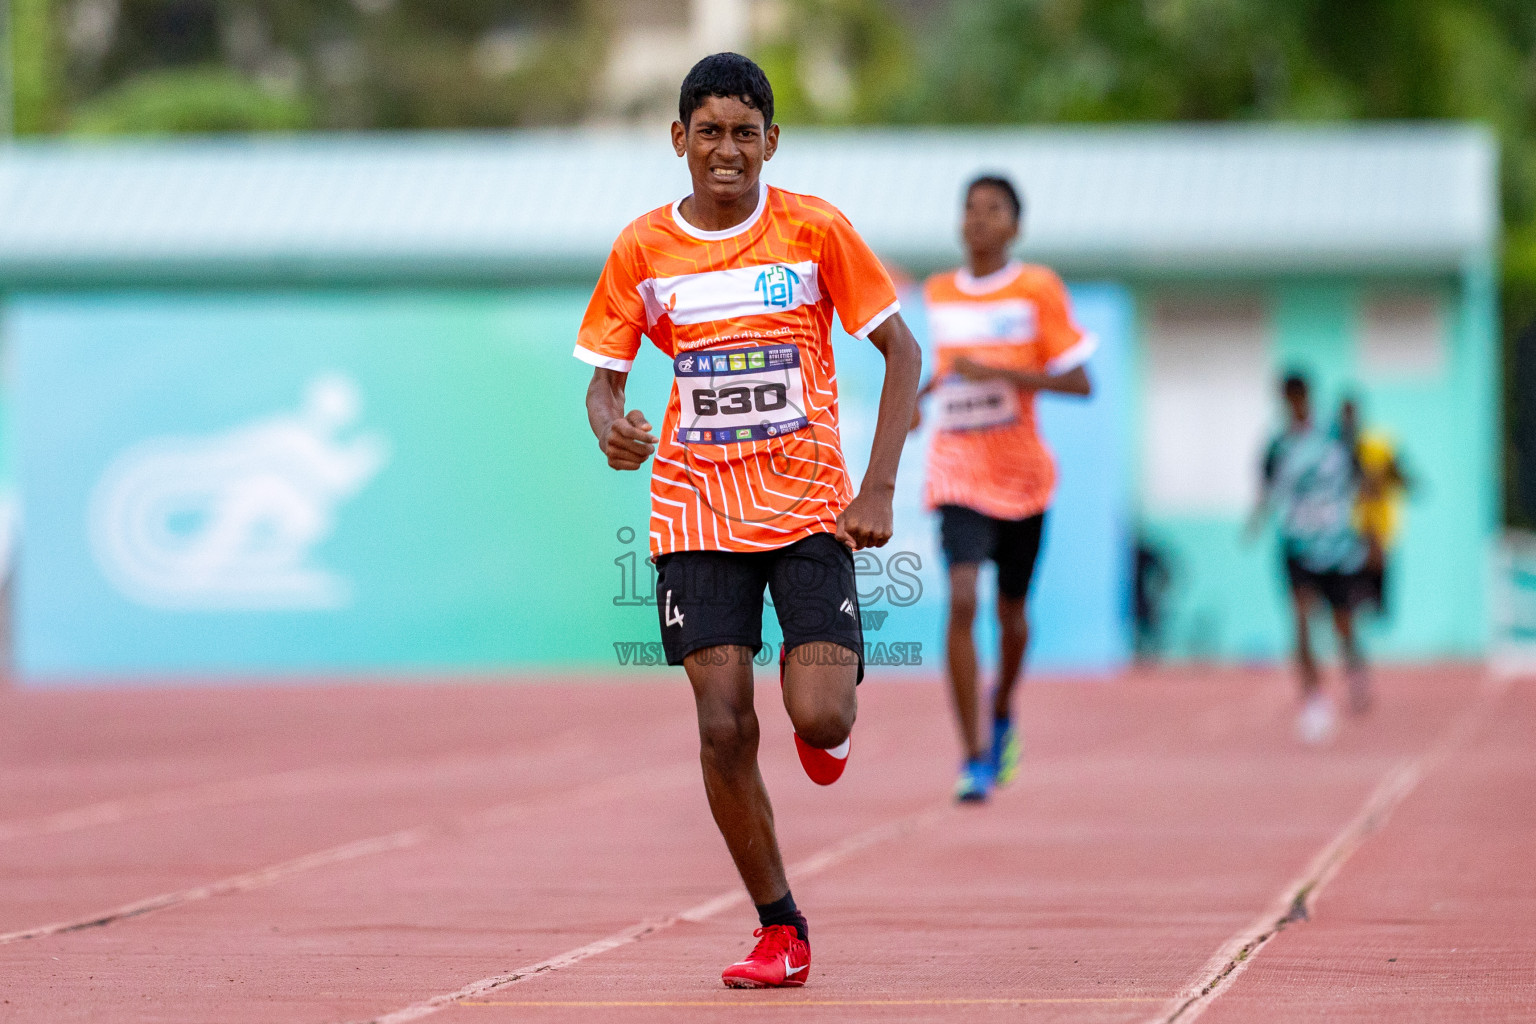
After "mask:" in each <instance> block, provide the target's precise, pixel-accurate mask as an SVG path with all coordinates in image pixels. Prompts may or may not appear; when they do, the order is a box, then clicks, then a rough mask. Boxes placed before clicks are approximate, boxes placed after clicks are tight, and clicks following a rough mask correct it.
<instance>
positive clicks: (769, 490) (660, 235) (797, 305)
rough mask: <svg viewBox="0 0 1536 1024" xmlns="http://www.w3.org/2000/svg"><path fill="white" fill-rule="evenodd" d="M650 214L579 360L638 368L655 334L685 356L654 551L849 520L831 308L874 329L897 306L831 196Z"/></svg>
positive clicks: (633, 228) (778, 539) (738, 546)
mask: <svg viewBox="0 0 1536 1024" xmlns="http://www.w3.org/2000/svg"><path fill="white" fill-rule="evenodd" d="M680 205H681V201H679V202H678V203H674V204H673V205H672V206H663V207H661V208H660V209H657V210H652V211H651V212H650V213H648V214H646V215H645V216H644V217H641V218H640V219H638V220H636V221H635V222H633V223H632V224H630V225H629V227H627V228H625V229H624V232H623V233H622V234H620V235H619V238H618V240H617V241H616V242H614V244H613V251H612V252H611V253H610V254H609V256H608V262H607V264H606V265H605V266H604V267H603V274H602V277H601V278H600V279H599V281H598V283H597V290H596V291H595V292H593V294H592V301H591V302H590V303H589V304H588V306H587V312H586V316H585V317H583V319H582V322H581V331H580V333H579V334H578V335H577V339H576V352H575V355H576V358H578V359H581V360H583V361H584V362H587V363H590V364H591V365H593V366H600V367H607V368H609V369H612V370H621V371H625V372H627V371H628V370H629V369H630V367H631V366H632V365H633V363H634V359H635V356H636V355H637V354H638V353H639V351H640V338H641V335H645V336H646V337H649V338H650V339H651V341H652V342H653V343H654V344H655V345H656V347H657V348H658V349H660V350H661V351H662V352H663V353H665V354H666V355H667V356H669V357H671V358H672V368H673V386H672V393H671V396H670V398H669V399H668V402H667V412H666V415H665V416H664V417H663V419H662V423H661V430H660V431H659V435H660V444H659V445H658V446H657V448H656V462H655V465H654V467H653V468H652V471H651V527H650V535H651V554H652V555H664V554H668V553H670V552H673V551H767V550H772V549H774V548H781V547H784V546H785V545H787V544H793V543H794V542H795V541H797V540H801V539H802V538H805V537H809V536H811V535H812V534H815V533H831V532H834V531H835V530H836V524H837V517H838V515H839V514H840V513H841V512H842V511H843V508H844V507H845V506H846V505H847V504H848V502H849V501H850V500H852V498H853V491H852V487H851V485H850V483H849V479H848V469H847V466H846V465H845V463H844V461H843V451H842V443H841V439H840V434H839V430H838V409H837V367H836V364H835V363H834V361H833V358H832V343H831V329H832V314H833V312H834V311H835V312H836V313H837V316H838V318H839V319H840V320H841V321H842V324H843V327H844V329H845V330H847V331H848V333H849V334H852V335H853V336H854V337H856V338H866V337H868V336H869V332H870V331H872V330H874V329H875V328H876V327H878V326H879V325H880V324H881V323H883V322H884V321H885V320H886V318H888V317H889V316H891V314H893V313H895V312H896V311H897V310H898V309H899V308H900V306H899V304H898V302H897V301H896V289H895V287H894V286H893V285H892V284H891V279H890V276H889V275H888V274H887V273H886V272H885V268H884V267H883V266H881V264H880V261H879V259H877V258H876V257H875V254H874V253H873V252H871V251H870V249H869V246H868V245H866V244H865V243H864V240H863V239H862V238H860V237H859V235H858V233H857V232H856V231H854V229H853V225H852V224H850V223H849V222H848V219H847V218H846V217H844V216H843V215H842V214H841V213H839V212H838V210H837V209H836V208H835V207H833V206H832V205H831V204H830V203H827V202H824V201H822V200H820V199H817V198H814V197H812V196H802V195H796V194H795V193H793V192H785V191H784V190H782V189H777V188H770V187H769V186H767V185H766V184H765V185H763V186H762V189H761V193H760V195H759V199H758V205H757V210H756V212H754V213H753V214H752V215H751V216H750V217H748V218H747V219H746V220H745V221H744V222H742V223H741V224H739V225H737V226H736V227H734V228H729V229H726V230H724V231H704V230H702V229H700V228H697V227H694V226H693V225H692V224H689V223H688V222H687V221H686V220H684V219H683V216H682V214H681V213H680V212H679V209H678V207H679V206H680Z"/></svg>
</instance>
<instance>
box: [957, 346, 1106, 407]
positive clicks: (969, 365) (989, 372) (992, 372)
mask: <svg viewBox="0 0 1536 1024" xmlns="http://www.w3.org/2000/svg"><path fill="white" fill-rule="evenodd" d="M955 372H956V373H958V374H960V376H962V377H966V378H968V379H970V380H1006V381H1012V382H1013V383H1014V384H1016V385H1018V386H1019V387H1021V388H1029V389H1030V390H1032V391H1055V392H1058V393H1060V394H1063V395H1080V396H1082V397H1084V398H1086V397H1087V396H1089V395H1091V394H1093V381H1091V380H1089V379H1088V371H1087V369H1085V368H1084V367H1081V366H1074V367H1073V368H1072V369H1070V370H1068V371H1066V372H1065V373H1035V372H1033V371H1030V370H1005V369H1003V368H1002V367H1001V366H988V365H987V364H986V363H978V362H977V361H976V360H974V359H967V358H965V357H964V356H962V357H961V358H959V359H956V360H955Z"/></svg>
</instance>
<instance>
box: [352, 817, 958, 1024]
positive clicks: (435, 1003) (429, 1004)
mask: <svg viewBox="0 0 1536 1024" xmlns="http://www.w3.org/2000/svg"><path fill="white" fill-rule="evenodd" d="M951 810H952V808H951V807H950V805H949V804H947V803H946V804H942V805H939V806H937V807H928V808H924V809H923V810H921V811H918V812H916V813H914V814H908V815H906V816H905V817H901V818H897V819H896V820H895V821H889V822H885V823H883V824H880V825H875V826H873V827H871V828H867V829H865V830H864V831H862V832H856V833H854V834H853V835H851V836H848V837H847V838H845V839H842V840H839V841H838V842H836V843H833V844H832V845H831V846H828V847H825V848H823V849H821V850H818V851H817V852H816V853H813V854H811V855H810V856H809V857H807V858H805V859H804V860H802V861H800V862H798V863H796V864H793V865H791V866H790V867H789V869H788V874H789V876H790V879H791V880H792V881H795V882H799V881H800V880H802V879H805V878H809V877H810V876H812V875H815V874H818V873H820V872H822V871H825V870H826V869H827V868H830V867H832V866H833V865H834V864H837V863H838V862H839V861H842V860H846V859H847V858H849V857H851V856H853V855H854V854H856V853H859V852H860V851H862V850H866V849H868V848H870V847H871V846H876V845H879V844H880V843H884V842H888V841H890V840H892V839H896V838H898V837H900V836H904V835H908V834H910V833H912V832H916V831H919V830H921V829H923V828H925V827H927V826H928V825H930V824H932V823H933V822H935V821H937V820H938V819H940V818H942V817H945V816H947V815H948V814H949V813H950V812H951ZM745 902H747V894H746V892H745V891H743V890H740V889H733V890H731V891H729V892H723V893H721V894H720V895H718V896H714V897H711V898H710V899H707V900H705V901H704V902H703V903H699V904H697V905H695V906H692V907H689V908H688V909H687V910H684V911H681V912H679V913H676V914H673V915H671V916H669V917H664V918H661V919H659V920H655V921H641V922H640V923H638V924H633V925H630V926H629V927H627V928H622V929H620V930H619V931H616V932H614V933H613V934H612V935H607V936H604V937H603V938H601V939H598V940H597V941H596V942H589V943H588V944H587V945H585V946H578V947H576V948H575V949H571V950H567V951H566V952H564V953H560V954H558V955H556V956H552V957H550V958H549V959H548V960H540V961H539V962H538V963H536V964H529V965H528V966H527V967H519V968H518V969H517V970H515V971H508V972H507V973H506V974H497V975H493V976H492V977H489V978H482V979H481V980H479V981H474V982H470V983H469V984H468V985H465V986H464V987H463V988H460V989H456V990H455V991H453V992H445V993H443V994H442V995H436V996H432V997H430V998H428V999H423V1000H422V1001H421V1002H419V1003H412V1004H411V1005H410V1006H405V1007H402V1008H400V1009H398V1010H393V1011H390V1012H389V1013H385V1014H381V1015H380V1016H377V1017H370V1018H368V1021H367V1024H407V1022H409V1021H413V1020H420V1019H421V1018H423V1017H428V1016H431V1015H432V1014H434V1013H437V1012H438V1011H439V1010H444V1009H447V1008H448V1007H450V1006H452V1005H454V1004H455V1003H458V1002H460V1001H462V1000H465V999H478V998H480V997H482V996H485V995H489V994H490V993H492V992H497V991H500V990H501V989H504V988H506V987H507V986H509V985H515V984H517V983H518V982H521V981H527V980H528V979H529V978H535V977H538V976H539V975H543V974H548V973H550V972H551V971H558V970H560V969H561V968H562V967H569V966H571V965H572V964H576V963H580V962H581V961H583V960H588V959H591V958H592V957H594V956H599V955H601V954H603V953H606V952H608V951H609V950H611V949H618V948H619V947H620V946H627V945H629V944H630V943H631V942H638V941H639V940H640V939H643V938H645V937H646V936H647V935H652V934H655V933H656V932H659V931H662V930H663V929H666V928H670V927H672V926H673V925H675V924H677V923H678V922H679V921H689V922H697V921H704V920H707V919H708V918H711V917H713V916H715V915H716V914H718V913H720V912H722V911H724V910H729V909H730V908H732V907H735V906H738V905H739V904H742V903H745Z"/></svg>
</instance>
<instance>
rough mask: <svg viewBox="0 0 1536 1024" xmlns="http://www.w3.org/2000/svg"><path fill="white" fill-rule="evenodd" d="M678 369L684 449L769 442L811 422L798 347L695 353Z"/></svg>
mask: <svg viewBox="0 0 1536 1024" xmlns="http://www.w3.org/2000/svg"><path fill="white" fill-rule="evenodd" d="M672 369H673V372H674V373H675V374H676V375H677V398H678V401H679V403H680V404H681V414H680V416H679V419H678V428H677V440H678V443H680V444H725V443H727V442H732V441H766V440H767V439H768V438H771V437H781V436H783V435H784V434H789V433H792V432H794V431H796V430H799V429H801V428H802V427H804V426H805V425H806V424H807V423H809V422H810V421H809V420H808V419H807V418H806V407H805V383H804V381H803V380H802V378H801V376H800V349H799V348H798V347H796V346H794V345H763V346H759V347H756V348H740V349H730V350H727V351H719V350H715V351H709V352H689V353H687V354H685V355H680V356H678V357H677V358H675V359H673V360H672Z"/></svg>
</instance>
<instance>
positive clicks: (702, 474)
mask: <svg viewBox="0 0 1536 1024" xmlns="http://www.w3.org/2000/svg"><path fill="white" fill-rule="evenodd" d="M678 108H679V109H678V120H677V122H676V123H674V124H673V125H672V144H673V147H674V148H675V149H676V151H677V155H678V156H680V157H685V158H686V159H687V162H688V172H689V174H690V176H691V177H692V179H693V192H692V193H691V194H690V195H688V196H686V197H684V198H683V199H681V200H679V201H678V202H676V203H674V204H672V205H671V206H664V207H661V208H660V209H657V210H653V211H652V212H650V213H648V214H646V215H645V216H643V217H641V218H639V219H638V220H636V221H634V222H633V223H632V224H630V226H629V227H627V228H625V229H624V231H623V233H622V234H620V236H619V238H618V241H616V242H615V243H614V246H613V252H612V254H611V255H610V256H609V257H608V262H607V265H606V266H605V267H604V268H603V274H602V278H601V280H599V281H598V284H597V290H596V291H595V292H594V293H593V296H592V301H591V303H590V305H588V307H587V313H586V316H585V318H584V319H583V320H582V324H581V331H580V334H579V335H578V337H577V341H576V353H575V354H576V357H577V358H578V359H581V360H584V361H585V362H587V363H590V364H591V365H592V366H594V367H595V370H594V371H593V374H592V382H591V384H590V385H589V386H588V388H587V415H588V419H589V420H590V422H591V424H592V431H593V433H594V434H596V435H597V440H598V447H599V448H600V449H601V450H602V452H603V454H604V455H605V456H606V457H607V459H608V464H609V465H610V466H612V467H613V468H614V469H621V470H634V469H639V468H640V467H641V466H642V465H643V464H644V463H645V460H646V459H647V458H648V457H650V456H651V455H652V454H655V456H656V461H655V464H654V468H653V469H652V472H651V528H650V536H651V554H652V557H653V558H654V560H655V563H656V568H657V583H656V606H657V611H658V613H659V615H660V617H661V635H662V643H663V646H664V647H665V649H666V653H667V661H668V663H669V664H673V665H682V666H683V667H684V668H685V669H686V670H687V672H688V681H689V682H690V683H691V684H692V686H693V694H694V701H695V704H696V706H697V710H698V718H699V738H700V759H701V761H702V763H703V769H704V789H705V792H706V793H707V795H708V797H709V807H710V811H711V812H712V813H713V814H714V818H715V823H716V825H718V826H719V829H720V832H721V834H722V835H723V836H724V837H725V843H726V846H727V847H728V848H729V849H730V852H731V857H732V858H733V859H734V860H735V862H736V868H737V870H738V871H740V873H741V878H742V881H743V882H744V883H745V884H746V888H747V891H748V893H749V894H750V895H751V897H752V901H753V902H754V903H755V904H756V905H757V912H758V919H759V921H760V923H761V925H762V927H760V928H759V929H758V930H757V932H756V933H755V934H756V936H757V938H758V939H759V940H760V941H759V942H758V943H757V946H756V948H755V949H754V950H753V951H752V952H751V954H749V955H748V956H747V958H746V959H744V960H742V961H740V962H738V963H735V964H732V965H731V966H729V967H727V968H726V969H725V971H724V973H723V975H722V979H723V980H724V982H725V983H726V984H727V985H729V986H732V987H737V988H762V987H770V986H781V985H803V984H804V983H805V979H806V977H807V976H808V974H809V973H810V962H811V959H810V957H811V952H810V945H809V941H808V934H807V929H806V922H805V917H804V915H802V914H801V913H800V911H799V909H798V908H797V907H796V906H795V900H794V897H793V896H792V895H791V894H790V891H789V883H788V881H787V879H786V878H785V874H784V864H783V860H782V858H781V857H780V854H779V845H778V840H777V838H776V837H775V835H774V826H773V809H772V807H771V806H770V804H769V802H768V793H767V791H766V790H765V789H764V787H763V780H762V776H761V775H760V774H759V772H758V768H757V741H758V721H757V716H756V714H755V712H754V711H753V706H752V659H753V655H755V654H756V653H757V651H758V650H759V649H760V648H761V647H762V617H763V591H764V588H765V587H766V588H767V589H769V590H770V591H771V592H772V594H773V602H774V608H775V610H776V611H777V613H778V617H779V624H780V626H782V627H783V630H784V648H783V651H782V652H781V657H780V682H781V684H782V687H783V695H784V706H785V708H786V709H787V710H788V712H789V717H790V721H791V722H792V723H793V724H794V729H795V746H796V749H797V750H798V751H799V754H800V761H801V764H802V765H803V766H804V767H805V770H806V773H807V774H808V775H810V777H811V778H812V779H813V780H814V781H816V782H818V783H821V784H822V785H827V784H830V783H832V782H833V781H835V780H836V779H837V777H838V776H839V775H841V774H842V770H843V766H844V764H846V761H847V757H848V753H849V749H850V738H849V737H850V732H851V730H852V728H853V720H854V715H855V712H856V710H857V696H856V690H855V687H856V686H857V684H858V682H859V680H860V679H861V678H862V677H863V672H864V665H863V633H862V630H861V626H860V621H859V605H858V595H857V592H856V588H855V583H854V570H853V556H852V554H851V553H850V552H851V550H852V549H858V548H862V547H879V546H880V545H883V544H884V543H885V542H886V541H888V540H889V539H890V537H891V499H892V495H893V493H894V491H895V483H896V468H897V465H898V463H899V462H900V460H901V448H902V443H903V441H904V440H905V434H906V426H907V423H908V422H909V421H910V420H911V417H912V413H913V409H914V407H915V405H916V394H917V384H918V378H919V376H920V374H921V361H922V355H921V351H920V350H919V348H918V346H917V342H916V341H915V340H914V339H913V338H912V333H911V332H910V331H909V330H908V329H907V327H906V325H905V324H904V323H903V322H902V319H901V316H900V314H899V313H898V312H897V310H898V308H899V305H898V303H897V301H896V290H895V288H894V287H893V286H892V284H891V280H890V277H889V276H888V275H887V274H886V272H885V270H884V268H883V267H882V266H881V265H880V261H879V260H878V259H876V258H875V255H874V254H873V253H872V252H870V250H869V247H868V246H867V245H865V243H864V240H863V239H861V238H860V237H859V235H858V233H857V232H855V231H854V230H853V226H852V225H851V224H849V223H848V220H847V218H845V217H844V216H843V215H842V214H841V213H839V212H838V211H837V210H836V209H835V208H834V207H833V206H832V205H831V204H829V203H826V202H824V201H822V200H820V199H816V198H814V197H812V196H802V195H795V194H794V193H790V192H785V191H783V190H781V189H776V188H770V187H769V186H768V185H766V184H764V183H762V182H761V181H760V180H759V176H760V175H761V172H762V168H763V163H764V162H765V161H767V160H769V159H771V158H772V157H773V154H774V151H775V149H776V148H777V147H778V141H779V127H778V125H776V124H774V123H773V91H772V89H771V87H770V86H769V84H768V79H767V78H766V76H764V74H763V72H762V70H761V69H760V68H758V66H757V65H756V64H754V63H752V62H751V61H750V60H748V59H747V58H745V57H743V56H740V55H739V54H734V53H718V54H715V55H713V56H710V57H706V58H705V59H704V60H702V61H700V62H699V63H698V64H696V65H695V66H694V68H693V70H691V71H690V72H689V73H688V77H687V78H686V79H685V80H684V81H683V86H682V95H681V98H680V101H679V104H678ZM834 312H835V313H836V314H837V316H838V318H839V319H840V320H841V321H842V324H843V327H844V328H845V329H846V330H847V331H848V332H849V333H850V334H852V335H853V336H854V337H857V338H867V339H868V340H869V341H870V342H872V343H873V344H874V346H875V347H876V348H877V349H879V350H880V352H881V354H882V355H883V356H884V357H885V360H886V372H885V382H884V386H883V390H882V392H881V396H880V412H879V417H878V420H877V422H876V426H875V437H874V443H873V446H872V450H871V452H870V457H869V468H868V470H867V471H866V472H865V474H864V480H863V483H862V485H861V486H860V488H859V492H858V494H857V495H855V494H854V493H853V489H852V486H851V481H850V480H849V474H848V470H847V467H846V465H845V463H844V461H843V454H842V447H841V444H840V441H839V432H838V407H837V374H836V367H835V365H834V363H833V358H832V345H831V335H830V332H831V326H832V316H833V314H834ZM642 335H645V336H647V337H649V338H650V339H651V341H652V342H653V343H654V344H655V345H656V347H657V348H659V349H660V350H661V351H662V352H663V353H665V354H666V355H667V356H668V357H670V358H671V359H672V363H673V372H674V385H673V388H672V393H671V397H670V399H669V400H668V403H667V411H666V415H665V417H664V418H663V419H662V425H661V430H660V431H659V432H658V433H652V427H651V424H650V422H649V421H648V420H647V419H646V417H645V416H644V414H642V413H641V412H640V410H638V409H633V410H630V411H629V412H628V413H626V412H625V396H624V387H625V382H626V379H627V377H628V374H629V369H630V367H631V365H632V364H633V361H634V359H635V356H636V355H637V354H638V353H639V350H640V339H641V336H642Z"/></svg>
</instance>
